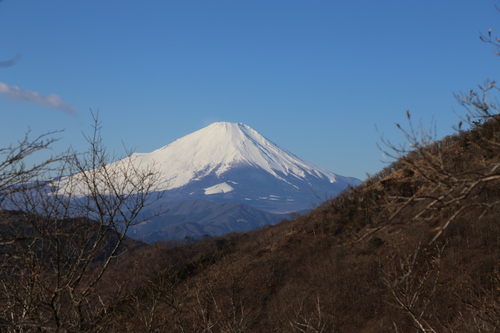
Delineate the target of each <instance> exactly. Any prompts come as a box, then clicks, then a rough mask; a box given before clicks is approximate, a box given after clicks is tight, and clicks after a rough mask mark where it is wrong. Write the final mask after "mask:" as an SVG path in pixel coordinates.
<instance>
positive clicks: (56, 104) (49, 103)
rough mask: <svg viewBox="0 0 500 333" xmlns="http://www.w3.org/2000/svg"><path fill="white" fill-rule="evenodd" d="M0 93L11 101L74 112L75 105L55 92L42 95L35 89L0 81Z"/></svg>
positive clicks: (69, 112)
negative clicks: (25, 88)
mask: <svg viewBox="0 0 500 333" xmlns="http://www.w3.org/2000/svg"><path fill="white" fill-rule="evenodd" d="M0 94H2V95H4V96H5V97H6V98H7V99H9V100H11V101H13V102H25V103H31V104H36V105H42V106H46V107H49V108H52V109H55V110H58V111H61V112H64V113H68V114H74V113H76V107H74V106H71V105H69V104H68V103H66V102H65V101H64V100H63V99H62V98H61V97H60V96H59V95H56V94H50V95H47V96H42V95H40V93H38V92H36V91H31V90H23V89H21V88H19V87H18V86H9V85H8V84H5V83H2V82H0Z"/></svg>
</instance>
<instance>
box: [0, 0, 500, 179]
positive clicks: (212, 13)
mask: <svg viewBox="0 0 500 333" xmlns="http://www.w3.org/2000/svg"><path fill="white" fill-rule="evenodd" d="M494 5H495V1H489V0H488V1H487V0H480V1H478V0H475V1H472V0H454V1H451V0H440V1H436V0H422V1H404V0H381V1H372V0H358V1H334V0H329V1H327V0H322V1H316V0H311V1H304V0H302V1H295V0H251V1H250V0H231V1H229V0H226V1H220V0H211V1H208V0H204V1H202V0H198V1H191V0H175V1H174V0H164V1H149V0H145V1H128V0H122V1H110V0H99V1H97V0H87V1H67V0H64V1H63V0H47V1H39V0H15V1H14V0H4V1H2V2H1V3H0V45H1V47H0V60H3V61H7V60H9V59H12V58H14V57H15V55H16V54H20V55H21V58H20V60H19V61H17V62H16V63H15V64H14V65H13V66H9V67H2V68H0V112H1V116H2V117H1V118H2V121H1V131H0V147H5V146H8V145H9V144H11V143H15V142H16V141H17V140H18V139H21V138H22V137H23V135H24V133H25V132H26V131H27V130H28V129H29V128H30V129H31V130H32V132H33V133H34V134H40V133H44V132H47V131H52V130H64V132H63V133H62V134H60V135H59V136H60V137H61V140H60V141H59V142H58V143H57V144H56V145H54V152H57V151H62V150H63V149H65V148H67V147H68V146H69V145H72V146H73V147H74V148H75V149H77V150H84V149H85V147H86V146H85V140H84V138H83V136H82V131H83V132H88V131H89V129H90V126H91V124H92V121H91V116H90V111H89V110H90V109H92V110H95V111H96V110H99V113H100V120H101V121H102V124H103V136H104V140H105V143H106V145H107V146H108V148H109V149H111V150H115V151H117V152H121V151H123V150H122V147H123V144H124V145H125V146H126V147H128V148H132V149H135V151H136V152H150V151H153V150H155V149H157V148H160V147H161V146H164V145H166V144H168V143H170V142H172V141H173V140H175V139H177V138H180V137H182V136H184V135H187V134H189V133H191V132H193V131H196V130H198V129H201V128H202V127H204V126H206V125H208V124H210V123H211V122H214V121H229V122H242V123H245V124H247V125H249V126H251V127H253V128H254V129H255V130H257V131H258V132H260V133H261V134H262V135H264V136H265V137H267V138H268V139H270V140H271V141H273V142H275V143H276V144H278V145H280V146H281V147H283V148H285V149H287V150H289V151H291V152H292V153H294V154H295V155H297V156H299V157H302V158H303V159H305V160H307V161H309V162H311V163H314V164H316V165H318V166H321V167H323V168H326V169H328V170H330V171H332V172H335V173H338V174H341V175H344V176H354V177H358V178H361V179H364V178H365V175H366V173H370V174H373V173H376V172H377V171H379V170H380V169H382V168H383V167H384V165H385V164H384V161H383V159H384V158H383V155H382V153H381V152H380V150H379V149H378V148H377V142H380V139H379V137H378V135H379V134H378V133H377V130H376V127H377V128H378V131H379V132H380V133H383V134H384V136H385V137H386V138H388V139H390V140H391V141H393V142H395V143H398V142H401V143H403V142H404V139H403V137H402V136H401V135H400V133H399V132H398V130H397V129H396V127H395V125H394V124H395V123H402V124H405V123H406V115H405V110H407V109H409V110H410V111H411V113H412V115H413V118H414V119H415V120H416V121H418V120H419V119H422V122H423V123H424V124H429V123H430V122H431V120H432V119H434V120H435V122H436V124H437V135H438V137H441V136H444V135H447V134H450V133H451V132H452V126H453V125H455V124H456V123H457V122H458V120H459V119H458V118H457V115H456V113H458V114H463V111H462V109H461V108H460V106H459V105H458V104H457V103H456V101H455V99H454V97H453V93H458V92H460V91H468V90H469V89H471V88H476V87H477V85H478V84H481V83H482V82H483V81H484V80H485V79H487V78H490V79H499V75H498V74H499V73H498V68H499V64H500V59H498V57H496V56H494V55H493V52H494V49H493V47H492V46H490V45H487V44H485V43H482V42H481V41H480V40H479V32H487V31H488V29H489V28H493V35H495V32H498V34H497V35H499V36H500V24H499V23H500V12H498V11H497V10H496V9H495V7H494ZM42 157H43V156H40V158H42Z"/></svg>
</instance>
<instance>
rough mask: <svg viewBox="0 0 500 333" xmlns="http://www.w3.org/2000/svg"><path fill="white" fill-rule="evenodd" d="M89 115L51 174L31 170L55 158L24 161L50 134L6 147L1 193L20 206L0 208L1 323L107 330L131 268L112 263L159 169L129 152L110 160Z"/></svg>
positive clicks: (20, 327) (150, 195) (30, 328)
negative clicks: (80, 149) (80, 147)
mask: <svg viewBox="0 0 500 333" xmlns="http://www.w3.org/2000/svg"><path fill="white" fill-rule="evenodd" d="M94 121H95V123H94V131H93V134H92V136H90V137H88V138H87V139H88V142H89V146H90V148H89V150H88V151H87V152H86V153H84V154H77V153H72V154H69V155H68V156H66V158H65V159H64V161H61V164H60V169H59V173H60V174H59V175H58V177H56V178H54V180H53V181H52V182H48V181H47V180H43V179H42V180H40V179H38V180H36V179H33V178H36V176H38V175H39V173H38V171H40V170H43V169H44V168H45V167H46V166H48V165H49V164H50V163H52V162H53V159H51V160H49V161H47V162H43V163H41V164H39V165H36V166H35V167H33V168H26V167H25V166H24V164H23V159H24V158H25V157H26V156H29V153H30V152H34V151H37V150H38V149H42V148H46V147H48V146H49V145H50V143H51V142H52V141H50V140H49V141H42V140H41V139H37V140H35V141H29V140H28V139H26V140H25V141H22V142H21V143H20V145H19V146H18V147H14V148H9V149H8V150H6V151H7V152H9V153H10V155H9V154H7V156H8V157H9V156H14V157H15V158H14V159H12V158H10V157H9V158H10V159H7V162H6V165H7V168H6V170H8V172H7V173H6V172H5V171H3V173H2V176H1V177H0V179H5V180H4V181H3V183H2V185H3V187H4V190H3V203H4V205H6V207H9V208H12V207H15V208H16V209H17V210H16V212H13V211H3V214H2V216H0V221H1V222H0V267H1V273H0V289H1V292H0V327H2V329H3V330H5V331H7V332H35V331H36V332H38V331H48V332H52V331H53V332H99V331H106V325H107V324H108V323H107V321H106V319H107V318H108V317H109V316H110V314H111V313H112V312H113V309H114V308H115V307H114V305H116V304H117V302H119V301H120V299H122V298H123V297H125V295H126V294H127V292H128V291H127V285H128V284H127V282H128V281H127V275H126V274H123V275H122V276H120V278H117V276H116V275H115V276H114V277H112V276H111V275H110V274H108V272H109V268H110V267H111V266H112V264H113V261H114V259H115V258H116V257H117V256H119V255H120V254H122V253H124V251H126V250H127V246H129V245H131V244H130V241H129V240H127V238H126V236H125V235H126V232H127V230H128V228H129V227H130V226H131V225H132V224H134V223H136V222H137V220H138V217H139V214H140V211H141V209H143V208H144V207H146V206H147V205H149V204H150V203H153V202H154V201H155V200H157V199H159V198H160V197H161V194H158V192H157V191H156V190H157V187H156V184H158V182H159V181H160V179H159V177H160V176H159V173H158V172H156V171H155V169H154V167H153V166H149V167H141V168H139V167H136V166H135V165H134V163H133V160H131V159H130V158H129V159H124V162H123V163H115V164H113V163H111V162H112V156H111V155H110V154H109V153H108V152H107V150H106V148H105V147H104V145H103V143H102V140H101V136H100V130H101V127H100V123H99V121H98V119H97V117H94ZM42 138H43V137H42ZM49 162H50V163H49ZM63 175H70V176H65V177H63ZM27 180H29V181H31V183H32V184H37V186H32V185H30V186H25V183H24V182H25V181H27ZM12 188H14V189H16V188H17V189H16V190H10V189H12Z"/></svg>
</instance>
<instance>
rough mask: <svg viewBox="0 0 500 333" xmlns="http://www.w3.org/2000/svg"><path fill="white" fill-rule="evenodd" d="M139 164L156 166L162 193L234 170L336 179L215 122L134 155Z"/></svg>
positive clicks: (250, 132)
mask: <svg viewBox="0 0 500 333" xmlns="http://www.w3.org/2000/svg"><path fill="white" fill-rule="evenodd" d="M131 158H132V159H134V160H135V161H136V163H139V164H147V163H151V162H153V163H155V164H156V165H157V166H158V167H159V168H160V170H162V173H163V176H164V178H165V179H166V182H165V187H164V188H163V189H164V190H171V189H174V188H178V187H181V186H183V185H186V184H187V183H189V182H191V181H193V180H200V179H202V178H203V177H205V176H208V175H210V174H212V173H214V174H215V175H216V176H221V175H222V174H223V173H225V172H226V171H228V170H230V169H231V168H234V167H241V166H245V165H246V166H253V167H257V168H261V169H262V170H265V171H266V172H268V173H270V174H271V175H273V176H274V177H276V178H278V179H282V180H284V177H282V176H293V177H296V178H299V179H303V178H304V177H306V175H310V176H314V177H322V178H324V179H327V180H328V181H329V182H331V183H334V182H335V181H336V177H337V175H335V174H333V173H331V172H329V171H326V170H324V169H322V168H319V167H316V166H314V165H312V164H310V163H308V162H306V161H304V160H302V159H300V158H298V157H296V156H295V155H293V154H291V153H289V152H287V151H286V150H284V149H282V148H280V147H278V146H277V145H275V144H274V143H272V142H271V141H269V140H267V139H266V138H264V137H263V136H262V135H260V134H259V133H258V132H257V131H255V130H254V129H252V128H251V127H249V126H247V125H245V124H241V123H239V124H237V123H228V122H217V123H213V124H211V125H209V126H207V127H205V128H203V129H201V130H198V131H196V132H194V133H191V134H189V135H186V136H184V137H182V138H180V139H178V140H176V141H174V142H172V143H170V144H169V145H167V146H165V147H162V148H160V149H158V150H155V151H153V152H151V153H146V154H133V155H132V156H131Z"/></svg>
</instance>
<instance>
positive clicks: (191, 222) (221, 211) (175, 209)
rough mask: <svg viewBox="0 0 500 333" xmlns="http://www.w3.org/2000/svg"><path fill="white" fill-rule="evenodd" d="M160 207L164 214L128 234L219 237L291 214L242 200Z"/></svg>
mask: <svg viewBox="0 0 500 333" xmlns="http://www.w3.org/2000/svg"><path fill="white" fill-rule="evenodd" d="M155 209H157V207H151V208H150V211H151V212H154V210H155ZM162 209H163V210H165V211H166V213H165V214H163V215H161V216H155V217H152V218H151V219H147V220H146V221H145V222H142V223H141V224H139V225H136V226H133V227H131V228H130V230H129V232H128V235H129V236H130V237H133V238H135V239H138V240H141V241H144V242H147V243H153V242H155V241H160V240H164V239H184V238H186V237H191V238H201V237H203V236H205V235H206V236H221V235H225V234H228V233H230V232H245V231H249V230H253V229H256V228H260V227H263V226H266V225H271V224H276V223H278V222H280V221H282V220H283V219H285V218H288V217H290V215H289V214H272V213H269V212H265V211H262V210H259V209H256V208H253V207H251V206H248V205H245V204H241V203H236V202H225V203H213V202H210V201H207V200H183V201H177V202H171V203H167V204H165V205H164V206H163V207H162ZM146 213H147V212H146Z"/></svg>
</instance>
